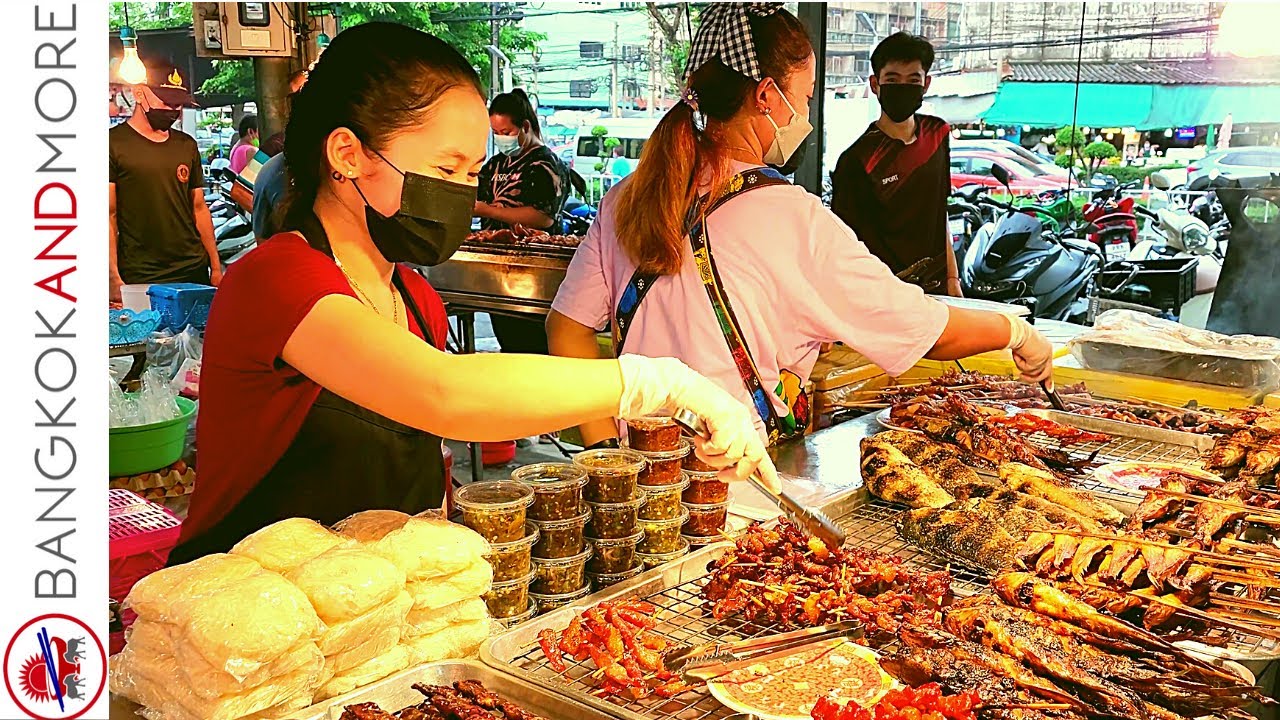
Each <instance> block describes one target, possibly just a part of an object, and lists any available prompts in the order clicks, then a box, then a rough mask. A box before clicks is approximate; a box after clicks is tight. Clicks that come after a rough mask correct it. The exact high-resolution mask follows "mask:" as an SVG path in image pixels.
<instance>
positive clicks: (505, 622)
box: [495, 598, 538, 629]
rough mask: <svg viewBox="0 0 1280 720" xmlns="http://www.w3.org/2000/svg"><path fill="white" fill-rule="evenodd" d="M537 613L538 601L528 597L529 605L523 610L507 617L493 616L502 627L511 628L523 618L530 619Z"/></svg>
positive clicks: (522, 620) (523, 619)
mask: <svg viewBox="0 0 1280 720" xmlns="http://www.w3.org/2000/svg"><path fill="white" fill-rule="evenodd" d="M537 614H538V601H537V600H534V599H533V598H529V607H527V608H525V611H524V612H522V613H520V614H519V615H512V616H511V617H508V618H495V620H496V621H497V623H498V624H499V625H501V626H502V627H503V628H504V629H505V628H513V627H515V626H517V625H519V624H520V623H522V622H524V621H525V620H529V619H531V618H532V617H533V616H534V615H537Z"/></svg>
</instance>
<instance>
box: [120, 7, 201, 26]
mask: <svg viewBox="0 0 1280 720" xmlns="http://www.w3.org/2000/svg"><path fill="white" fill-rule="evenodd" d="M126 5H128V6H129V26H130V27H132V28H133V29H134V30H167V29H170V28H180V27H189V26H190V25H191V3H189V2H131V3H122V2H113V3H111V8H110V10H109V12H110V15H109V17H108V22H109V23H110V25H111V28H112V29H119V28H120V26H121V25H124V24H125V22H124V19H125V6H126Z"/></svg>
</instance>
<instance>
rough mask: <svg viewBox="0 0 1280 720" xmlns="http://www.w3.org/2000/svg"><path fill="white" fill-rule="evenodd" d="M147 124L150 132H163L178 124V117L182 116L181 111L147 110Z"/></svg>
mask: <svg viewBox="0 0 1280 720" xmlns="http://www.w3.org/2000/svg"><path fill="white" fill-rule="evenodd" d="M146 115H147V123H148V124H149V125H151V129H152V130H159V131H160V132H164V131H165V130H168V129H169V128H171V127H173V124H174V123H176V122H178V117H179V116H181V115H182V111H181V110H148V111H147V112H146Z"/></svg>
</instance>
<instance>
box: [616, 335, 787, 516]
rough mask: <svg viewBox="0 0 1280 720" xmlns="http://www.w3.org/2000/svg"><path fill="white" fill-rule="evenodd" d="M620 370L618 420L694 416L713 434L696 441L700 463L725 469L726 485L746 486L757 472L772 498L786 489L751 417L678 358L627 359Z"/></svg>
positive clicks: (747, 411)
mask: <svg viewBox="0 0 1280 720" xmlns="http://www.w3.org/2000/svg"><path fill="white" fill-rule="evenodd" d="M618 365H619V367H620V368H621V369H622V398H621V400H620V401H619V403H618V417H620V418H622V419H623V420H634V419H636V418H641V417H644V416H646V415H653V414H654V413H657V412H660V411H664V410H665V411H674V410H677V409H680V408H683V409H686V410H690V411H692V412H693V413H694V414H696V415H697V416H698V417H700V418H702V421H703V422H704V423H706V425H707V429H708V431H709V432H710V433H711V437H710V438H709V439H707V440H702V439H701V438H694V449H695V451H696V452H697V454H698V458H699V459H700V460H702V461H703V462H705V463H707V464H708V465H711V466H713V467H718V468H723V469H722V470H721V471H720V477H721V479H722V480H725V481H735V480H746V479H747V478H748V477H750V476H751V473H752V472H754V471H756V470H758V471H759V472H760V477H761V479H762V480H763V481H764V485H765V487H767V488H769V489H770V490H772V491H773V492H774V493H777V492H779V491H780V490H781V489H782V483H781V482H780V481H779V480H778V471H777V469H776V468H774V466H773V460H771V459H770V458H769V454H768V452H766V450H765V445H764V441H763V440H762V439H761V437H760V433H759V432H757V431H756V426H755V421H754V420H753V419H752V417H751V413H750V411H749V410H748V409H747V407H746V406H745V405H743V404H742V403H740V402H738V401H737V400H736V399H734V397H733V396H732V395H730V394H729V393H727V392H725V391H724V390H722V389H721V388H720V387H719V386H718V385H716V384H715V383H713V382H711V381H710V380H708V379H706V378H705V377H703V376H701V375H699V374H698V373H696V372H694V371H693V370H691V369H689V367H688V366H687V365H685V364H684V363H682V362H680V361H679V360H676V359H674V358H649V357H643V356H641V355H623V356H622V357H620V358H618Z"/></svg>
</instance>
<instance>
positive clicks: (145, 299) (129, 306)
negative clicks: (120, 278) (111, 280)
mask: <svg viewBox="0 0 1280 720" xmlns="http://www.w3.org/2000/svg"><path fill="white" fill-rule="evenodd" d="M150 289H151V285H150V284H145V285H121V286H120V304H121V305H123V306H124V309H125V310H133V311H134V312H138V311H141V310H150V309H151V298H150V296H149V295H148V293H147V291H148V290H150Z"/></svg>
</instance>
